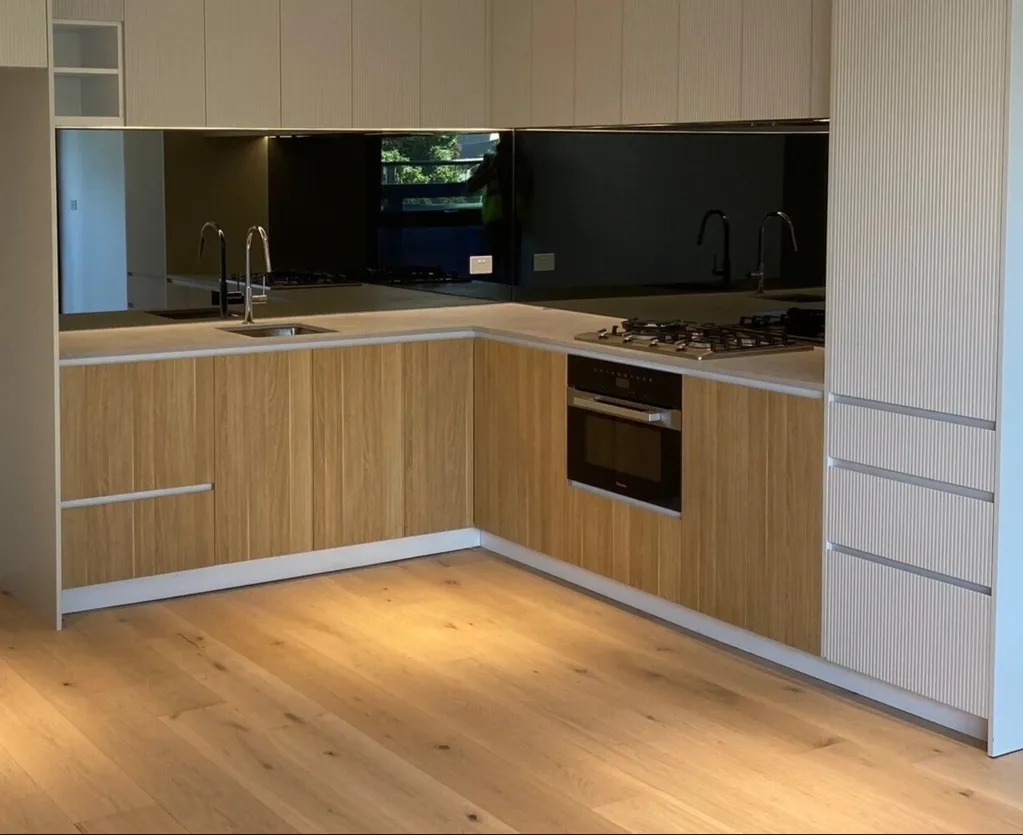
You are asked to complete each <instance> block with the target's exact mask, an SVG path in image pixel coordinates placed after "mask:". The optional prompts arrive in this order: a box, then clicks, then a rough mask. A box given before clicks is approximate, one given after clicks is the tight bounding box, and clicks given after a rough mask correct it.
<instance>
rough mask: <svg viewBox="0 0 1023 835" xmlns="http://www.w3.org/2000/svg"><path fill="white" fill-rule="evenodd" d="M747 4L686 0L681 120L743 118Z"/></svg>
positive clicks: (730, 0)
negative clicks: (743, 14) (743, 68)
mask: <svg viewBox="0 0 1023 835" xmlns="http://www.w3.org/2000/svg"><path fill="white" fill-rule="evenodd" d="M760 2H764V3H766V4H767V5H770V0H760ZM742 7H743V0H682V6H681V16H682V20H681V36H680V37H681V42H682V43H681V50H680V56H679V60H680V70H679V72H680V75H679V103H678V114H679V115H678V119H679V121H680V122H728V121H734V120H736V119H739V118H740V117H741V115H742V65H743V42H742V20H743V16H742Z"/></svg>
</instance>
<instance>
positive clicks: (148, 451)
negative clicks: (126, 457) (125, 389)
mask: <svg viewBox="0 0 1023 835" xmlns="http://www.w3.org/2000/svg"><path fill="white" fill-rule="evenodd" d="M213 368H214V361H213V359H212V358H211V357H202V358H197V359H185V360H166V361H160V362H142V363H134V364H132V365H130V366H127V369H128V370H129V371H130V376H131V378H132V379H131V380H130V381H129V385H130V386H131V388H132V391H133V394H134V400H135V405H134V410H133V414H134V445H133V448H134V462H135V463H134V471H135V479H134V481H135V489H136V490H158V489H164V488H169V487H185V486H189V485H195V484H209V483H211V482H212V481H213V435H214V433H213V419H214V415H213V394H214V384H213Z"/></svg>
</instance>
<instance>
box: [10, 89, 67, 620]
mask: <svg viewBox="0 0 1023 835" xmlns="http://www.w3.org/2000/svg"><path fill="white" fill-rule="evenodd" d="M49 89H50V79H49V73H48V71H47V70H45V69H0V113H2V114H3V117H2V118H0V195H3V199H2V200H0V297H2V299H3V303H2V304H0V380H2V381H3V396H2V397H0V587H2V588H4V589H6V590H8V591H10V592H11V593H12V594H13V595H14V597H16V598H17V599H19V600H20V601H22V602H23V603H24V604H25V605H26V606H28V607H29V608H30V609H32V611H34V612H35V613H37V614H38V615H40V616H41V617H44V618H45V619H46V620H47V621H48V622H49V623H50V624H52V625H53V626H56V627H59V625H60V611H59V596H58V595H59V588H60V569H59V559H60V556H59V547H60V516H59V513H60V511H59V495H58V484H59V477H58V447H57V438H58V434H59V432H58V416H57V321H56V319H57V315H56V314H57V308H56V281H55V276H54V263H53V261H54V240H53V222H54V213H53V131H52V130H51V128H50V93H49Z"/></svg>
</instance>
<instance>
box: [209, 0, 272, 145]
mask: <svg viewBox="0 0 1023 835" xmlns="http://www.w3.org/2000/svg"><path fill="white" fill-rule="evenodd" d="M205 2H206V124H207V125H208V126H209V127H216V128H277V127H280V125H281V21H280V11H281V7H280V0H205Z"/></svg>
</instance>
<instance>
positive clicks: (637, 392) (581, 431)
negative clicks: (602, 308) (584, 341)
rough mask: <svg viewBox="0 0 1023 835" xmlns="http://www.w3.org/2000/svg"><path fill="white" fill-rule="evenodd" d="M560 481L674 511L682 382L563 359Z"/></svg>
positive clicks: (678, 502) (678, 496)
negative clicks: (564, 472) (564, 460)
mask: <svg viewBox="0 0 1023 835" xmlns="http://www.w3.org/2000/svg"><path fill="white" fill-rule="evenodd" d="M567 403H568V436H567V437H568V478H569V481H571V482H573V483H575V484H576V485H579V486H583V487H590V488H594V489H596V490H600V491H604V492H607V493H613V494H615V495H618V496H623V497H625V498H627V499H631V500H633V501H636V502H642V503H643V504H648V505H654V506H655V507H657V508H661V509H663V510H667V511H672V512H680V511H681V510H682V380H681V378H680V377H679V375H677V374H672V373H671V372H668V371H658V370H653V369H649V368H639V367H637V366H632V365H624V364H622V363H617V362H608V361H606V360H598V359H590V358H587V357H580V356H575V355H569V357H568V398H567Z"/></svg>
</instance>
